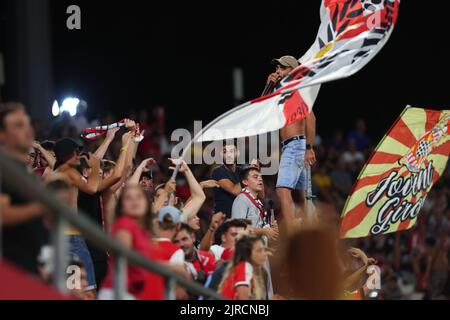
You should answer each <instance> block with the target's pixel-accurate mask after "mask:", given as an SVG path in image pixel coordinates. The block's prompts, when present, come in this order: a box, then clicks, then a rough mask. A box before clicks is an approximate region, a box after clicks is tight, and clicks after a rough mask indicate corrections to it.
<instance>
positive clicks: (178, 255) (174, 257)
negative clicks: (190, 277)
mask: <svg viewBox="0 0 450 320" xmlns="http://www.w3.org/2000/svg"><path fill="white" fill-rule="evenodd" d="M155 241H156V244H157V246H158V247H159V248H160V249H161V251H162V259H163V260H164V261H168V262H169V263H170V264H184V252H183V250H181V248H180V247H179V246H177V245H176V244H175V243H173V242H172V241H170V239H167V238H157V239H155Z"/></svg>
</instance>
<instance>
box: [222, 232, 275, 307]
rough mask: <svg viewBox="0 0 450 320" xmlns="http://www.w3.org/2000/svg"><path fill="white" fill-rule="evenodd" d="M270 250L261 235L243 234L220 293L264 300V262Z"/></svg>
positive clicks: (232, 296) (265, 294)
mask: <svg viewBox="0 0 450 320" xmlns="http://www.w3.org/2000/svg"><path fill="white" fill-rule="evenodd" d="M267 255H268V251H267V248H266V246H265V245H264V242H263V240H262V238H261V237H258V236H253V235H250V234H246V233H244V234H242V235H240V238H239V239H238V241H237V242H236V246H235V250H234V255H233V259H232V261H231V263H230V264H229V266H228V267H227V270H226V272H225V275H224V277H223V279H222V283H221V284H220V286H219V293H220V294H222V295H223V296H224V297H225V298H228V299H233V300H264V299H266V298H267V292H266V288H265V284H264V283H265V282H264V269H263V266H264V262H265V261H266V258H267Z"/></svg>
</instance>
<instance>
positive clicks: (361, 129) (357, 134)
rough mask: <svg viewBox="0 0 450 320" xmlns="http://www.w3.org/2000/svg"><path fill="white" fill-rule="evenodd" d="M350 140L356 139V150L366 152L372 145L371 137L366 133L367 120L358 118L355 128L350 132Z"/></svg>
mask: <svg viewBox="0 0 450 320" xmlns="http://www.w3.org/2000/svg"><path fill="white" fill-rule="evenodd" d="M348 140H349V141H354V142H355V146H356V150H358V151H359V152H364V151H365V150H366V149H367V148H369V147H370V143H371V142H370V138H369V136H368V135H367V133H366V122H365V121H364V119H358V120H356V124H355V130H353V131H352V132H350V134H349V136H348Z"/></svg>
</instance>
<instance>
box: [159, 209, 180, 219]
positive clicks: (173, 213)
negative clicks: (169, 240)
mask: <svg viewBox="0 0 450 320" xmlns="http://www.w3.org/2000/svg"><path fill="white" fill-rule="evenodd" d="M166 215H170V216H171V217H172V220H173V223H178V222H180V216H181V212H180V210H178V209H177V208H175V207H173V206H166V207H162V208H161V209H159V212H158V221H159V222H164V217H165V216H166Z"/></svg>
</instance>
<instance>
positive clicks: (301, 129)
mask: <svg viewBox="0 0 450 320" xmlns="http://www.w3.org/2000/svg"><path fill="white" fill-rule="evenodd" d="M272 64H273V65H274V66H275V72H274V73H272V74H270V75H269V77H268V79H267V86H269V85H272V87H274V90H277V89H279V88H280V87H281V81H282V80H283V79H285V78H286V77H288V75H289V73H290V72H291V71H292V70H293V69H294V68H296V67H298V66H299V63H298V61H297V59H295V58H294V57H293V56H283V57H281V58H279V59H274V60H272ZM267 86H266V87H267ZM315 135H316V118H315V116H314V113H313V112H312V111H311V113H310V114H309V115H308V116H307V117H306V118H305V119H303V120H301V121H298V122H295V123H293V124H291V125H289V126H287V127H286V128H282V129H280V138H281V147H282V150H281V159H280V169H279V171H278V180H277V186H276V187H277V189H276V193H277V197H278V200H279V201H280V204H281V212H282V214H283V218H284V219H285V220H286V222H287V223H288V225H289V224H290V222H292V221H293V219H294V218H295V206H294V200H293V198H292V191H293V190H297V192H298V194H299V197H300V204H301V206H302V209H303V212H305V210H306V192H305V190H306V186H307V181H306V170H305V169H306V167H307V166H312V165H314V163H315V162H316V157H315V154H314V150H313V144H314V138H315Z"/></svg>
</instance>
